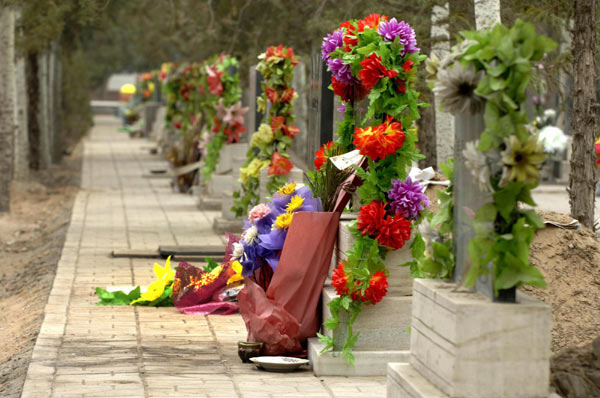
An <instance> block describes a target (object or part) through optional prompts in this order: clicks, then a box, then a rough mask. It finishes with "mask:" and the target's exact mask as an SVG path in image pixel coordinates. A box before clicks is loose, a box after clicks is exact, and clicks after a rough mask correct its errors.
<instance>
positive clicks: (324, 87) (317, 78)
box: [307, 51, 343, 165]
mask: <svg viewBox="0 0 600 398" xmlns="http://www.w3.org/2000/svg"><path fill="white" fill-rule="evenodd" d="M330 84H331V72H329V71H328V70H327V65H326V64H325V63H324V62H323V60H322V59H321V54H320V52H318V51H315V52H314V53H313V55H312V57H311V73H310V99H309V114H308V137H307V146H308V147H309V148H311V149H310V151H309V153H310V155H311V157H312V155H313V154H314V152H315V151H316V150H318V149H319V148H320V147H321V145H323V144H325V143H327V142H329V141H333V130H334V127H333V118H334V112H335V110H334V95H333V91H331V90H330V89H329V88H328V87H329V85H330ZM342 120H343V115H342ZM307 164H309V165H310V164H312V159H309V160H308V161H307Z"/></svg>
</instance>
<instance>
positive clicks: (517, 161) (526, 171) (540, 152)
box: [499, 135, 546, 187]
mask: <svg viewBox="0 0 600 398" xmlns="http://www.w3.org/2000/svg"><path fill="white" fill-rule="evenodd" d="M504 142H505V144H506V149H505V150H504V151H502V153H501V155H502V159H501V163H502V179H501V180H500V184H499V185H500V186H501V187H503V186H505V185H507V184H508V183H510V182H512V181H517V182H522V183H525V184H531V185H533V184H536V183H537V182H538V179H539V178H540V170H539V168H540V166H541V165H542V163H544V160H546V154H545V153H544V145H543V143H542V142H541V141H539V140H538V136H537V135H532V136H530V137H529V138H528V139H527V141H525V142H521V141H519V139H518V138H517V136H515V135H511V136H509V137H508V138H507V139H505V141H504Z"/></svg>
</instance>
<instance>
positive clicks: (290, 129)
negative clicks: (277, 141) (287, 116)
mask: <svg viewBox="0 0 600 398" xmlns="http://www.w3.org/2000/svg"><path fill="white" fill-rule="evenodd" d="M282 128H283V130H282V131H283V134H285V135H287V136H288V137H290V138H294V136H295V135H296V134H298V133H299V132H300V129H299V128H298V127H296V126H294V125H293V124H289V125H288V124H284V125H283V127H282Z"/></svg>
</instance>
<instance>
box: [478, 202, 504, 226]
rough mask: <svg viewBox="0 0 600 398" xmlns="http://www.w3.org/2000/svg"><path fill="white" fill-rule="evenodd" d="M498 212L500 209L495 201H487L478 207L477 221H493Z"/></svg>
mask: <svg viewBox="0 0 600 398" xmlns="http://www.w3.org/2000/svg"><path fill="white" fill-rule="evenodd" d="M497 214H498V209H496V205H495V204H494V203H486V204H484V205H483V206H481V207H480V208H479V209H477V212H476V213H475V221H477V222H493V221H494V220H495V219H496V216H497Z"/></svg>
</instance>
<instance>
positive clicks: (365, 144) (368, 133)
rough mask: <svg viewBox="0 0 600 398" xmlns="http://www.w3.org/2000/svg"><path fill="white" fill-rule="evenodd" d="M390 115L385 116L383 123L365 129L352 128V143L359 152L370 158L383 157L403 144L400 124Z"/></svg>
mask: <svg viewBox="0 0 600 398" xmlns="http://www.w3.org/2000/svg"><path fill="white" fill-rule="evenodd" d="M393 120H394V119H393V118H392V117H391V116H388V117H387V120H386V121H385V123H382V124H380V125H379V126H375V127H367V128H365V129H361V128H358V127H357V128H356V130H354V141H352V143H353V144H354V146H356V148H357V149H359V150H360V153H361V154H363V155H365V156H368V157H369V158H371V160H377V159H383V158H385V157H386V156H387V155H392V154H394V153H396V151H397V150H398V149H400V148H401V147H402V145H403V144H404V138H405V137H404V131H402V124H401V123H400V122H394V121H393Z"/></svg>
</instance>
